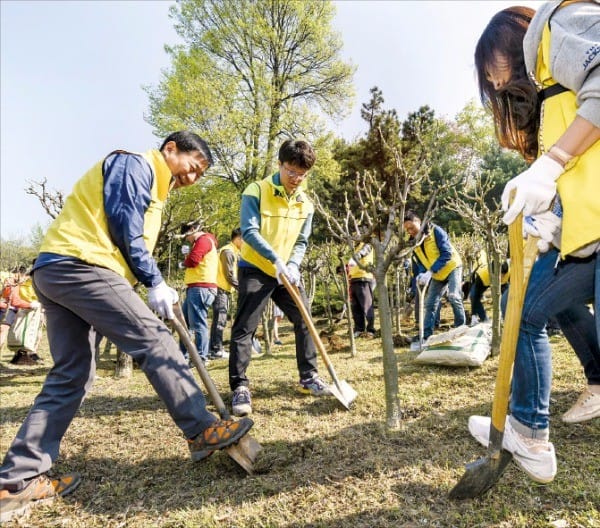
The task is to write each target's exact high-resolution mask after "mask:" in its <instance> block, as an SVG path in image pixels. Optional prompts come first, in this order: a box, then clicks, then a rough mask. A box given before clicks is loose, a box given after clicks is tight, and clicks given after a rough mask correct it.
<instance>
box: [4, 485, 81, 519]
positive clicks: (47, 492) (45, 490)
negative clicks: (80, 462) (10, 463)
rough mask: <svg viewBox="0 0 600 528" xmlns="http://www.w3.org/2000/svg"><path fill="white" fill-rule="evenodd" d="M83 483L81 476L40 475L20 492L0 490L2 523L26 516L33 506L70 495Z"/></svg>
mask: <svg viewBox="0 0 600 528" xmlns="http://www.w3.org/2000/svg"><path fill="white" fill-rule="evenodd" d="M80 483H81V475H79V474H78V473H69V474H67V475H64V476H62V477H57V478H50V477H47V476H46V475H39V476H38V477H35V478H34V479H32V480H30V481H29V483H28V484H27V486H25V487H24V488H23V489H22V490H20V491H12V492H11V491H9V490H7V489H1V490H0V522H7V521H10V520H11V519H13V518H14V517H17V516H22V515H25V514H26V513H27V512H28V511H29V510H30V509H31V508H32V507H33V506H37V505H38V504H43V503H45V502H49V501H52V500H54V499H55V498H56V497H58V496H64V495H68V494H69V493H71V492H72V491H75V489H76V488H77V486H79V484H80Z"/></svg>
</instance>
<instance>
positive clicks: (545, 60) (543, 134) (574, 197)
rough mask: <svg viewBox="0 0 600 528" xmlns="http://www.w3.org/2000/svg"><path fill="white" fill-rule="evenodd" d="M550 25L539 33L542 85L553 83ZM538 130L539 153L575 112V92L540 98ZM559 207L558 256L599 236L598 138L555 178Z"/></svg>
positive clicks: (537, 75)
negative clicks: (559, 238)
mask: <svg viewBox="0 0 600 528" xmlns="http://www.w3.org/2000/svg"><path fill="white" fill-rule="evenodd" d="M549 64H550V27H549V25H548V23H546V27H545V28H544V31H543V33H542V40H541V43H540V47H539V49H538V58H537V65H536V77H537V80H538V81H539V82H540V83H541V85H542V87H543V88H546V87H548V86H552V85H554V84H556V81H555V80H554V79H553V78H552V75H551V73H550V68H549V66H548V65H549ZM542 104H543V107H542V114H541V115H542V120H541V123H540V131H539V145H540V154H543V153H545V152H547V151H548V150H550V147H552V145H554V143H556V141H557V140H558V139H559V138H560V136H562V134H563V133H564V132H565V130H566V129H567V128H568V126H569V125H570V124H571V123H572V122H573V120H574V119H575V116H576V111H577V102H576V95H575V94H574V93H573V92H571V91H566V92H563V93H560V94H558V95H554V96H552V97H549V98H547V99H545V100H544V102H543V103H542ZM557 184H558V194H559V195H560V199H561V202H562V207H563V219H562V235H561V255H562V256H563V257H564V256H566V255H569V254H570V253H572V252H574V251H576V250H577V249H580V248H582V247H584V246H586V245H587V244H590V243H591V242H594V241H597V240H598V239H600V198H598V197H599V196H600V141H597V142H596V143H595V144H594V145H593V146H591V147H590V148H589V149H588V150H587V151H586V152H585V153H584V154H582V155H581V156H580V157H579V159H578V160H577V162H576V163H575V165H573V166H572V167H571V168H570V169H568V170H566V171H565V172H564V173H563V174H562V175H561V176H560V177H559V178H558V181H557Z"/></svg>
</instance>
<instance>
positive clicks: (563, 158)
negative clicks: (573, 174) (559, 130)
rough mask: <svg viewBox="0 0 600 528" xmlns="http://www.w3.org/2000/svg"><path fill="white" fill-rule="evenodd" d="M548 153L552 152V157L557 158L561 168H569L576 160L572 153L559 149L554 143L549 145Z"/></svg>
mask: <svg viewBox="0 0 600 528" xmlns="http://www.w3.org/2000/svg"><path fill="white" fill-rule="evenodd" d="M548 154H552V156H553V157H555V158H556V159H557V160H559V161H560V162H561V163H562V165H563V168H564V169H565V170H569V169H570V168H571V167H572V166H573V165H574V164H575V161H576V157H575V156H573V154H569V153H568V152H567V151H565V150H563V149H561V148H560V147H558V146H556V145H552V146H551V147H550V150H549V151H548Z"/></svg>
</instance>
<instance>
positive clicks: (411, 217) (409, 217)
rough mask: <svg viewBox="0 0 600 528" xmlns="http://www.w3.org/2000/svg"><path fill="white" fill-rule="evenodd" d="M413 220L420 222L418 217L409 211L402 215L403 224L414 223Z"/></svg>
mask: <svg viewBox="0 0 600 528" xmlns="http://www.w3.org/2000/svg"><path fill="white" fill-rule="evenodd" d="M415 220H418V221H419V222H420V221H421V218H419V215H418V214H417V213H415V212H414V211H411V210H410V209H409V210H408V211H406V212H405V213H404V221H405V222H414V221H415Z"/></svg>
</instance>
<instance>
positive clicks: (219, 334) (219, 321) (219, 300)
mask: <svg viewBox="0 0 600 528" xmlns="http://www.w3.org/2000/svg"><path fill="white" fill-rule="evenodd" d="M229 298H230V295H229V292H226V291H225V290H222V289H221V288H219V289H218V290H217V296H216V297H215V301H214V302H213V305H212V312H213V319H212V324H211V326H210V350H211V351H212V352H219V351H220V350H222V349H223V331H224V330H225V327H226V326H227V314H228V313H229Z"/></svg>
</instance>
